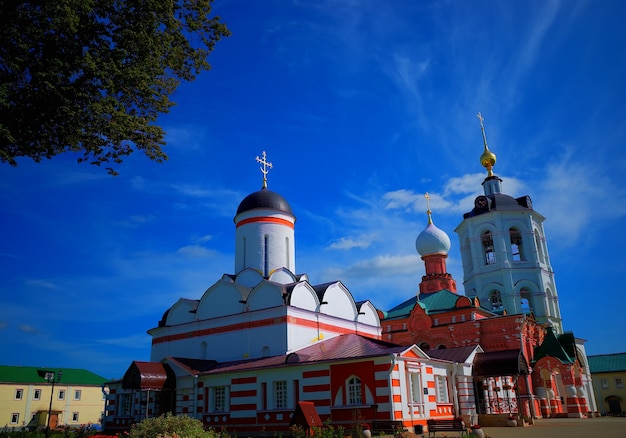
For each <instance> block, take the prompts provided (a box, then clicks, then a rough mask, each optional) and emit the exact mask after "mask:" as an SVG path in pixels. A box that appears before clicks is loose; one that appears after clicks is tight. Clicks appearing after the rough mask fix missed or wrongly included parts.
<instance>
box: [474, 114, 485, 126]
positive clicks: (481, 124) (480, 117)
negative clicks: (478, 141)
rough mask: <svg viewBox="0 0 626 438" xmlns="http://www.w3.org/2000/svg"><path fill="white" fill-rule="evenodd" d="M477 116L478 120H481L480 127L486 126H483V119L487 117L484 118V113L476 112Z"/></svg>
mask: <svg viewBox="0 0 626 438" xmlns="http://www.w3.org/2000/svg"><path fill="white" fill-rule="evenodd" d="M476 117H478V120H480V127H481V128H484V126H483V121H484V120H485V119H484V118H483V115H482V114H481V113H478V114H476Z"/></svg>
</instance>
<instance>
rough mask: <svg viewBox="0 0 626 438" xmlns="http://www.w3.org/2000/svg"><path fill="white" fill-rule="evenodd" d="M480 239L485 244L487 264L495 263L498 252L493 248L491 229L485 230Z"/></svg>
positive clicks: (484, 250) (484, 251)
mask: <svg viewBox="0 0 626 438" xmlns="http://www.w3.org/2000/svg"><path fill="white" fill-rule="evenodd" d="M480 240H481V242H482V244H483V253H484V255H485V264H486V265H493V264H494V263H495V262H496V253H495V251H494V249H493V238H492V237H491V231H485V232H484V233H483V234H482V235H481V236H480Z"/></svg>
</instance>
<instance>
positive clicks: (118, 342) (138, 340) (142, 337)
mask: <svg viewBox="0 0 626 438" xmlns="http://www.w3.org/2000/svg"><path fill="white" fill-rule="evenodd" d="M97 342H100V343H102V344H107V345H115V346H118V347H128V348H141V349H145V348H146V345H147V344H149V343H150V335H148V334H146V333H145V332H143V333H136V334H134V335H131V336H124V337H121V338H109V339H99V340H97Z"/></svg>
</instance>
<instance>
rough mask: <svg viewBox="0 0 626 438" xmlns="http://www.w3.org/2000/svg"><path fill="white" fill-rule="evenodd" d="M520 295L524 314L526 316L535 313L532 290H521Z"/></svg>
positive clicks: (524, 288)
mask: <svg viewBox="0 0 626 438" xmlns="http://www.w3.org/2000/svg"><path fill="white" fill-rule="evenodd" d="M519 294H520V298H521V301H522V303H521V304H522V313H524V314H528V313H531V312H532V311H533V306H532V302H533V301H532V299H533V297H532V292H531V291H530V290H528V288H526V287H523V288H521V289H520V291H519Z"/></svg>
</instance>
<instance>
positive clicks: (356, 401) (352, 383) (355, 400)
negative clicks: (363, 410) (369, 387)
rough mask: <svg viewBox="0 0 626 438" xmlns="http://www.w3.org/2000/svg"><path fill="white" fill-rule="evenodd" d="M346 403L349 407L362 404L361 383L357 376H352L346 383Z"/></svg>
mask: <svg viewBox="0 0 626 438" xmlns="http://www.w3.org/2000/svg"><path fill="white" fill-rule="evenodd" d="M346 395H347V397H346V403H347V404H348V405H349V406H360V405H362V404H363V382H361V379H359V378H358V377H357V376H352V377H350V378H349V379H348V381H347V382H346Z"/></svg>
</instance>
